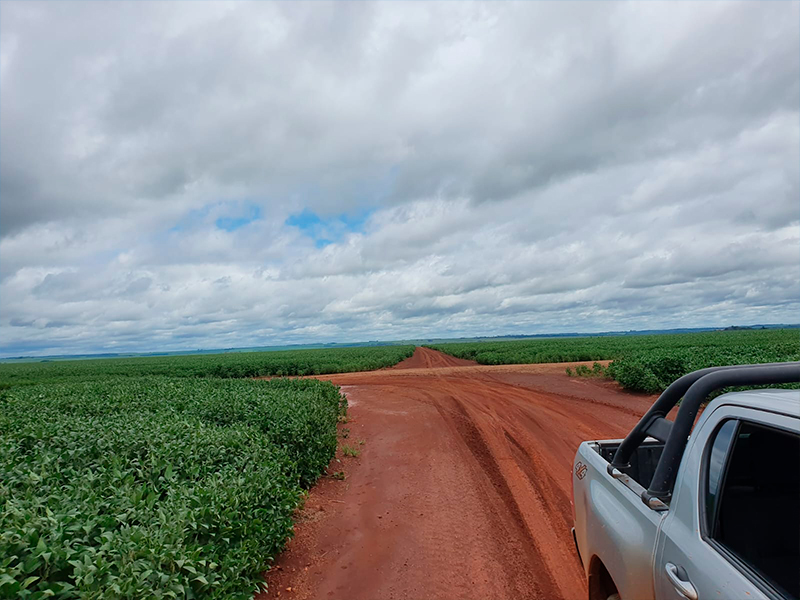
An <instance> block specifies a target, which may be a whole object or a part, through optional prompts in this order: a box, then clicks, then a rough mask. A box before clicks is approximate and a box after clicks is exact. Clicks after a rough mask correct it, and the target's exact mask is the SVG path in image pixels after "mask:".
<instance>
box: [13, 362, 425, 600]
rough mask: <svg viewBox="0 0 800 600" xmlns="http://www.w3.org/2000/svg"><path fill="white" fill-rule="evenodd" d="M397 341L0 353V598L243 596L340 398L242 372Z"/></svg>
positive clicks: (275, 541) (319, 453)
mask: <svg viewBox="0 0 800 600" xmlns="http://www.w3.org/2000/svg"><path fill="white" fill-rule="evenodd" d="M412 352H413V347H411V346H408V347H403V346H383V347H374V348H345V349H321V350H296V351H287V352H261V353H236V354H233V353H232V354H220V355H200V356H196V355H195V356H170V357H153V358H133V359H107V360H83V361H54V362H38V363H17V364H3V365H0V382H2V387H1V388H0V598H26V599H30V600H39V599H42V598H63V599H71V598H226V599H227V598H247V599H249V598H252V597H253V593H254V591H255V590H256V589H257V588H258V587H259V585H260V584H262V583H263V578H262V575H261V574H262V573H263V572H264V571H265V570H266V569H267V568H268V567H269V565H270V562H271V560H272V558H273V557H274V556H275V555H276V554H277V553H278V552H280V550H281V549H282V548H283V546H284V544H285V542H286V540H287V539H288V538H289V537H290V536H291V534H292V530H293V529H292V528H293V518H292V517H293V513H294V511H295V509H296V507H297V506H298V504H299V503H300V502H301V500H302V498H303V497H304V494H305V490H307V489H308V488H309V487H310V486H311V485H312V484H313V483H314V482H315V481H316V480H317V478H318V477H319V476H320V475H321V474H322V473H323V471H324V470H325V468H326V466H327V465H328V463H329V462H330V460H331V459H332V458H333V456H334V453H335V451H336V447H337V423H338V422H339V420H340V419H341V418H342V417H343V415H344V413H345V411H346V400H345V399H344V397H343V396H342V395H341V394H340V393H339V389H338V387H336V386H335V385H333V384H332V383H330V382H321V381H317V380H313V379H303V380H299V379H286V378H276V379H272V380H269V381H263V380H253V379H249V378H250V377H252V376H258V375H275V376H280V375H305V374H319V373H331V372H343V371H357V370H365V369H378V368H381V367H385V366H389V365H392V364H395V363H397V362H398V361H400V360H402V359H403V358H406V357H407V356H410V355H411V354H412ZM237 378H238V379H237ZM244 378H247V379H244Z"/></svg>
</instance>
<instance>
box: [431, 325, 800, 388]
mask: <svg viewBox="0 0 800 600" xmlns="http://www.w3.org/2000/svg"><path fill="white" fill-rule="evenodd" d="M431 348H434V349H436V350H440V351H442V352H446V353H447V354H451V355H453V356H456V357H458V358H467V359H470V360H475V361H477V362H479V363H481V364H485V365H499V364H528V363H550V362H577V361H589V360H591V361H596V360H612V361H613V362H612V363H611V365H609V367H608V369H607V370H606V371H605V372H606V374H607V375H609V376H610V377H613V378H614V379H616V380H617V381H618V382H619V383H620V384H621V385H622V386H623V387H625V388H627V389H630V390H635V391H641V392H647V393H658V392H661V391H662V390H664V389H665V388H666V387H667V386H668V385H669V384H670V383H672V381H674V380H675V379H677V378H678V377H680V376H681V375H685V374H686V373H691V372H692V371H695V370H697V369H702V368H704V367H710V366H718V365H730V364H750V363H766V362H784V361H791V360H800V330H798V329H764V330H739V331H712V332H703V333H679V334H661V335H637V336H598V337H582V338H540V339H532V340H515V341H503V342H476V343H453V344H437V345H433V346H431ZM593 374H597V373H596V370H594V371H593Z"/></svg>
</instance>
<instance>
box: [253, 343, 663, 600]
mask: <svg viewBox="0 0 800 600" xmlns="http://www.w3.org/2000/svg"><path fill="white" fill-rule="evenodd" d="M566 366H567V365H566V364H559V365H509V366H497V367H495V366H480V365H476V364H475V363H471V362H470V361H463V360H459V359H455V358H452V357H449V356H446V355H444V354H440V353H438V352H435V351H433V350H428V349H424V348H418V349H417V351H416V352H415V354H414V356H413V357H412V358H410V359H408V360H407V361H404V362H403V363H401V364H400V365H398V366H396V367H394V368H392V369H384V370H381V371H372V372H366V373H345V374H340V375H333V376H324V377H320V378H321V379H330V380H331V381H333V382H334V383H335V384H337V385H340V386H342V391H343V392H344V393H345V394H346V395H347V397H348V401H349V404H350V408H349V419H350V420H349V422H348V423H347V424H346V425H344V426H343V427H346V428H347V429H349V435H348V437H347V439H343V440H342V443H343V444H346V445H349V446H353V447H355V448H357V449H359V450H360V451H361V454H360V456H359V457H358V458H352V457H344V456H341V455H339V456H338V458H337V461H338V462H337V461H334V462H333V463H332V465H331V467H330V469H329V472H331V473H333V472H335V471H344V472H345V474H346V476H347V477H346V480H345V481H338V480H335V479H332V478H323V479H322V480H321V481H320V483H319V484H318V485H317V486H316V487H315V488H314V489H313V490H312V491H311V494H310V497H309V499H308V502H307V503H306V506H305V508H304V510H303V511H302V513H301V515H300V520H299V522H298V525H297V527H296V536H295V538H294V539H293V540H292V541H291V542H290V543H289V545H288V548H287V550H286V551H285V552H284V553H283V554H282V555H281V557H280V558H279V560H278V562H277V564H276V566H275V567H274V568H273V569H272V570H271V571H270V573H269V574H268V575H267V582H268V585H269V590H268V591H267V592H265V593H264V594H262V596H261V598H262V599H266V598H274V597H278V595H279V594H280V597H281V598H287V597H288V598H297V599H306V598H314V599H316V598H319V599H332V600H333V599H336V600H338V599H342V600H385V599H395V598H397V599H400V598H405V599H410V600H417V599H419V600H422V599H441V600H445V599H447V600H450V599H455V598H458V599H462V598H464V599H469V598H475V599H481V600H486V599H487V598H503V599H504V598H508V599H514V600H517V599H522V598H535V599H556V598H566V599H570V600H571V599H579V598H585V597H586V588H585V585H584V581H583V573H582V570H581V568H580V564H579V562H578V558H577V556H576V554H575V550H574V547H573V542H572V536H571V534H570V527H571V526H572V509H571V506H570V498H571V489H570V487H571V470H572V460H573V458H574V456H575V451H576V449H577V446H578V444H579V443H580V442H581V441H583V440H588V439H603V438H616V437H622V436H624V435H625V434H626V433H627V431H628V430H629V429H630V428H631V427H632V426H633V425H634V424H635V423H636V421H637V420H638V418H639V417H640V416H641V415H642V414H644V412H645V411H646V410H647V408H649V406H650V404H651V403H652V401H653V398H652V397H645V396H639V395H633V394H628V393H623V392H621V391H619V389H618V388H617V387H616V385H615V384H612V383H609V382H602V381H597V380H592V379H584V378H569V377H567V376H566V375H565V374H564V368H565V367H566ZM359 440H363V441H364V443H363V445H359V443H358V442H359ZM287 588H291V590H288V589H287Z"/></svg>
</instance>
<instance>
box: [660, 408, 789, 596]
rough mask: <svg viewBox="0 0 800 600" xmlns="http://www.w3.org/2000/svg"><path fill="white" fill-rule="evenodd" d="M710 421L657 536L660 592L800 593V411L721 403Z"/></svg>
mask: <svg viewBox="0 0 800 600" xmlns="http://www.w3.org/2000/svg"><path fill="white" fill-rule="evenodd" d="M701 429H702V431H699V432H698V434H699V435H698V437H697V438H696V439H693V440H691V441H690V443H689V447H688V448H687V452H686V454H685V455H684V459H683V461H682V464H681V467H680V469H679V471H678V479H677V482H678V483H677V484H676V489H675V494H674V496H673V500H672V503H671V506H670V510H669V515H668V516H667V517H666V518H665V520H664V525H663V529H662V532H661V536H660V537H659V540H658V543H657V550H656V560H655V563H654V569H655V573H654V575H655V578H654V579H655V591H656V598H657V599H658V600H684V599H686V598H689V599H690V600H697V599H698V598H701V599H713V598H719V599H720V600H727V599H731V600H739V599H748V600H759V599H769V600H783V599H792V600H794V599H797V598H800V510H798V503H799V502H800V433H798V431H799V430H800V419H796V418H792V417H787V416H783V415H777V414H773V413H768V412H764V411H757V410H751V409H744V408H741V407H731V406H725V405H722V406H720V407H719V408H718V409H716V410H715V411H714V413H713V414H712V415H710V417H709V419H708V420H707V421H706V422H705V424H704V425H703V427H702V428H701Z"/></svg>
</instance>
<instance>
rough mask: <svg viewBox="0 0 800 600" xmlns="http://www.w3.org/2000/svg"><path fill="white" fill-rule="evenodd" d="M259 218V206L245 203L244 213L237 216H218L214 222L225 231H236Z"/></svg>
mask: <svg viewBox="0 0 800 600" xmlns="http://www.w3.org/2000/svg"><path fill="white" fill-rule="evenodd" d="M260 218H261V207H260V206H257V205H255V204H247V205H246V213H245V214H244V215H241V216H237V217H220V218H219V219H217V220H216V221H215V222H214V224H215V225H216V226H217V227H218V228H219V229H224V230H225V231H236V230H237V229H240V228H242V227H244V226H245V225H249V224H250V223H252V222H253V221H258V220H259V219H260Z"/></svg>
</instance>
